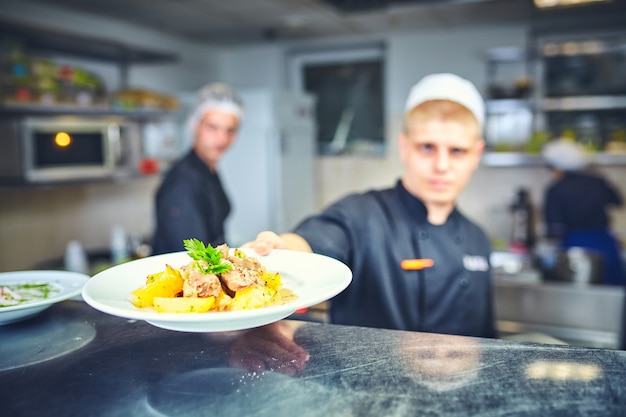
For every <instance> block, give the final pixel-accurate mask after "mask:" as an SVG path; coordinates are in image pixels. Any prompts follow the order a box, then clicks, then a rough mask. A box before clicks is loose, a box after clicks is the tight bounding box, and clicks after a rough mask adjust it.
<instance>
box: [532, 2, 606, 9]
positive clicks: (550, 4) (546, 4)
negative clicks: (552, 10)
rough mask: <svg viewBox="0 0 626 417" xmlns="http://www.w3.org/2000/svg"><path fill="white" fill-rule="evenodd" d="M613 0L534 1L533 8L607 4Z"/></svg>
mask: <svg viewBox="0 0 626 417" xmlns="http://www.w3.org/2000/svg"><path fill="white" fill-rule="evenodd" d="M610 1H613V0H535V6H536V7H538V8H540V9H545V8H549V7H560V6H575V5H579V4H590V3H601V2H602V3H608V2H610Z"/></svg>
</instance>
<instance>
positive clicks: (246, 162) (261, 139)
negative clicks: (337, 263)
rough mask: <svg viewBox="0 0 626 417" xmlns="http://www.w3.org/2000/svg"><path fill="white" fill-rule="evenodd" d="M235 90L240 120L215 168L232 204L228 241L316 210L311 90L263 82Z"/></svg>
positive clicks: (278, 227) (285, 226) (286, 226)
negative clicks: (272, 87) (239, 101)
mask: <svg viewBox="0 0 626 417" xmlns="http://www.w3.org/2000/svg"><path fill="white" fill-rule="evenodd" d="M240 94H241V96H242V99H243V102H244V108H245V110H244V111H245V114H244V119H243V123H242V125H241V128H240V131H239V134H238V135H237V139H236V140H235V143H234V144H233V146H232V148H231V149H230V150H229V151H228V152H227V153H226V154H225V155H224V157H223V158H222V160H221V161H220V164H219V168H218V169H219V172H220V177H221V179H222V182H223V183H224V187H225V188H226V191H227V193H228V195H229V197H230V200H231V205H232V211H231V214H230V216H229V218H228V220H227V222H226V225H225V227H226V230H225V233H226V239H227V243H228V244H229V245H230V246H232V247H234V246H239V245H241V244H242V243H244V242H247V241H249V240H252V239H254V237H255V236H256V235H257V233H259V232H260V231H263V230H272V231H275V232H278V233H282V232H286V231H288V230H290V229H291V228H292V227H294V226H295V225H296V224H297V223H298V222H299V221H301V220H302V219H303V218H305V217H306V216H308V215H310V214H313V213H314V212H315V211H316V198H315V175H314V171H315V167H314V162H315V155H316V146H315V135H316V127H315V100H314V98H313V96H311V95H307V94H302V93H293V92H275V91H272V90H269V89H263V88H259V89H249V90H240Z"/></svg>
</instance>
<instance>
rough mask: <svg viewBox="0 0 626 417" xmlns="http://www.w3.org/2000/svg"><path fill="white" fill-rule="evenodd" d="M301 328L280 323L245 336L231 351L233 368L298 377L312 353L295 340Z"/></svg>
mask: <svg viewBox="0 0 626 417" xmlns="http://www.w3.org/2000/svg"><path fill="white" fill-rule="evenodd" d="M297 326H298V324H293V325H292V324H290V323H285V322H276V323H272V324H269V325H267V326H262V327H259V328H256V329H253V330H250V331H248V332H246V333H244V334H243V335H242V336H241V337H240V338H239V339H237V340H236V341H235V342H234V343H233V345H232V347H231V349H230V361H229V363H230V366H235V367H238V368H243V369H245V370H247V371H249V372H254V371H265V370H270V371H275V372H279V373H281V374H283V375H287V376H295V375H297V374H298V373H300V372H302V371H303V370H304V368H305V367H306V363H307V362H308V360H309V352H307V351H306V350H305V349H304V348H302V347H301V346H300V345H298V344H297V343H296V342H294V340H293V334H294V332H295V330H296V328H297Z"/></svg>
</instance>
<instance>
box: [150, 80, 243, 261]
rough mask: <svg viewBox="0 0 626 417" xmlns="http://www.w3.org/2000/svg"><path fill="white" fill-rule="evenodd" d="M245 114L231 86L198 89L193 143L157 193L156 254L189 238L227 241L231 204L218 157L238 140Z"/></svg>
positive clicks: (215, 242)
mask: <svg viewBox="0 0 626 417" xmlns="http://www.w3.org/2000/svg"><path fill="white" fill-rule="evenodd" d="M242 117H243V103H242V101H241V98H240V97H239V95H238V93H237V92H236V91H235V90H234V89H233V88H231V87H230V86H228V85H225V84H219V83H213V84H208V85H206V86H204V87H202V88H201V89H200V90H199V91H198V93H197V102H196V106H195V108H194V109H193V111H192V112H191V114H190V115H189V119H188V123H187V128H188V129H189V130H190V132H191V133H192V135H193V144H192V149H191V150H190V151H189V153H187V154H186V155H185V156H184V157H183V158H181V159H180V160H179V161H178V162H176V163H175V164H174V165H173V166H172V168H171V169H170V170H169V171H168V172H167V174H166V175H165V178H164V180H163V182H162V183H161V185H160V186H159V189H158V191H157V194H156V199H155V203H156V204H155V206H156V231H155V234H154V238H153V242H152V244H153V253H154V254H161V253H167V252H176V251H182V250H184V246H183V240H184V239H190V238H197V239H199V240H201V241H203V242H205V243H210V244H211V245H213V246H217V245H219V244H222V243H225V236H224V221H225V220H226V218H227V216H228V214H229V212H230V208H231V207H230V201H229V199H228V196H227V195H226V192H225V191H224V187H223V186H222V182H221V180H220V177H219V174H218V162H219V160H220V158H222V156H223V155H224V153H225V152H226V151H228V149H229V148H230V147H231V145H232V144H233V142H234V141H235V138H236V135H237V132H238V129H239V125H240V123H241V120H242Z"/></svg>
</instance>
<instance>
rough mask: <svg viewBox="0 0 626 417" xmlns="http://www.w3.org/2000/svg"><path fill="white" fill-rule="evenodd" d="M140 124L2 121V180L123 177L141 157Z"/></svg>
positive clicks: (74, 119) (76, 119)
mask: <svg viewBox="0 0 626 417" xmlns="http://www.w3.org/2000/svg"><path fill="white" fill-rule="evenodd" d="M140 136H141V135H140V126H139V123H138V122H136V121H132V120H129V119H126V118H123V117H116V116H101V117H96V116H93V117H84V116H38V117H35V116H29V117H28V116H27V117H12V118H3V119H2V120H0V182H2V183H5V184H6V183H26V184H28V183H32V184H48V183H57V182H76V181H88V180H99V179H103V180H104V179H113V178H116V177H123V176H127V175H129V174H130V173H132V171H133V170H134V169H136V168H135V167H136V166H137V161H138V159H139V158H140V151H141V146H140V143H141V137H140Z"/></svg>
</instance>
